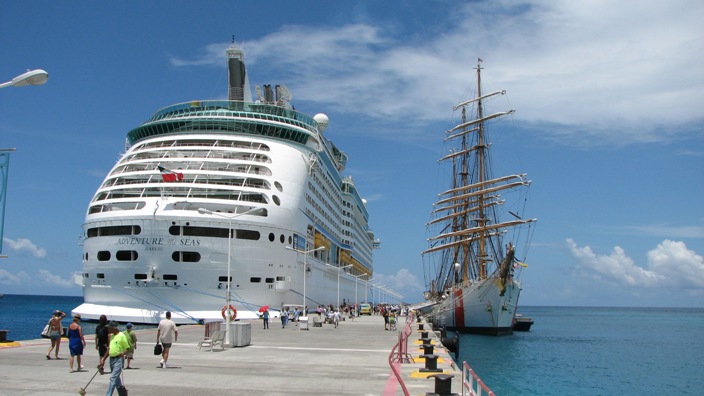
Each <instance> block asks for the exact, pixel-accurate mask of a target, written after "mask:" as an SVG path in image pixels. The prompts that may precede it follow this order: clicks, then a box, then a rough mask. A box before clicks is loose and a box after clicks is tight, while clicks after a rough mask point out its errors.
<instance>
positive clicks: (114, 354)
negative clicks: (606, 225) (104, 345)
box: [100, 322, 130, 396]
mask: <svg viewBox="0 0 704 396" xmlns="http://www.w3.org/2000/svg"><path fill="white" fill-rule="evenodd" d="M117 326H118V325H117V322H110V323H109V324H108V333H109V334H110V344H109V345H108V350H107V351H106V352H105V355H103V357H102V358H101V359H100V368H102V367H103V366H104V365H105V361H106V360H107V359H108V358H110V371H111V373H110V385H109V386H108V390H107V392H106V393H105V396H112V394H113V392H114V391H115V388H117V387H121V386H122V379H121V378H120V375H121V374H122V364H123V361H124V358H125V354H126V353H127V351H129V349H130V343H129V341H127V337H126V336H125V335H124V334H123V333H121V332H120V330H119V329H118V328H117Z"/></svg>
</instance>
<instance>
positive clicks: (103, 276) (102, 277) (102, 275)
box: [95, 272, 105, 279]
mask: <svg viewBox="0 0 704 396" xmlns="http://www.w3.org/2000/svg"><path fill="white" fill-rule="evenodd" d="M95 277H96V278H98V279H105V274H103V273H102V272H101V273H99V274H95Z"/></svg>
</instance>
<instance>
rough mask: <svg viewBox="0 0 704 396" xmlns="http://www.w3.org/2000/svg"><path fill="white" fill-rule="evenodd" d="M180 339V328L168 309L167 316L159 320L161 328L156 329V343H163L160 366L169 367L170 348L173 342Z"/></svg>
mask: <svg viewBox="0 0 704 396" xmlns="http://www.w3.org/2000/svg"><path fill="white" fill-rule="evenodd" d="M177 341H178V330H176V323H174V321H173V320H171V312H169V311H166V318H165V319H162V320H161V322H159V328H158V329H157V331H156V343H157V344H158V343H161V346H162V348H163V350H162V351H161V362H159V367H162V368H167V364H166V362H168V360H169V350H170V349H171V344H172V343H174V342H177Z"/></svg>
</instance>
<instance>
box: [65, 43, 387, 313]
mask: <svg viewBox="0 0 704 396" xmlns="http://www.w3.org/2000/svg"><path fill="white" fill-rule="evenodd" d="M227 54H228V67H229V76H230V84H229V97H228V100H221V101H218V100H211V101H191V102H187V103H181V104H176V105H173V106H169V107H166V108H164V109H161V110H159V111H157V112H156V113H155V114H154V115H153V116H152V117H151V118H149V119H148V120H147V121H145V122H144V123H143V124H142V125H140V126H139V127H137V128H135V129H133V130H132V131H130V132H129V133H128V134H127V139H126V152H125V154H124V155H122V157H121V158H120V159H119V161H118V162H117V164H115V166H114V167H113V168H112V169H111V171H110V172H109V174H108V175H107V177H106V178H105V180H104V181H103V183H102V184H101V186H100V187H99V189H98V191H97V192H96V194H95V196H94V197H93V199H92V200H91V202H90V204H89V207H88V210H87V214H86V220H85V224H84V225H83V235H84V238H83V241H82V245H83V271H82V272H81V274H80V275H79V279H78V281H79V283H80V284H81V285H82V286H83V291H84V299H85V302H84V304H82V305H81V306H79V307H77V308H76V309H74V311H73V312H74V313H80V314H81V315H82V317H83V318H87V319H97V318H98V317H99V316H100V315H102V314H105V315H108V316H109V317H110V318H112V319H114V320H119V321H131V322H135V323H158V321H159V320H160V319H161V318H162V317H163V314H164V312H165V311H171V312H172V313H173V318H174V320H175V321H177V322H180V323H192V322H194V321H202V320H214V319H221V318H222V312H223V310H224V308H225V307H223V304H224V301H225V291H226V290H227V286H228V284H227V282H228V281H229V282H231V283H230V284H229V286H230V290H231V304H232V305H233V307H234V308H235V309H236V310H237V318H245V319H246V318H256V317H257V313H258V310H259V308H261V307H262V306H265V305H266V306H269V307H270V309H273V310H277V309H279V308H280V307H283V306H284V305H293V304H298V305H302V303H303V295H304V294H305V300H306V305H307V306H308V307H309V308H310V307H315V306H317V305H327V304H330V303H332V304H335V303H336V299H337V293H338V284H339V290H340V294H339V295H340V296H342V299H344V300H345V301H350V300H351V299H353V298H357V297H356V296H359V298H360V299H361V298H362V297H363V293H358V290H356V288H357V287H358V285H359V284H361V282H358V280H360V279H362V280H364V279H367V280H368V279H370V278H371V274H372V272H373V270H374V267H373V263H372V250H373V249H374V248H375V247H378V245H379V241H378V240H376V238H375V236H374V233H373V232H372V230H371V229H370V227H369V212H368V211H367V208H366V202H365V201H364V200H363V199H362V198H361V197H360V195H359V193H358V192H357V188H356V186H355V184H354V182H353V180H352V178H351V177H349V176H343V175H342V172H343V171H344V169H345V165H346V162H347V156H346V154H345V153H344V152H343V151H341V150H340V149H338V148H337V147H336V146H335V145H334V144H333V143H332V142H331V141H330V140H329V139H328V138H327V137H326V136H325V135H324V134H323V132H324V131H325V128H326V127H327V126H328V118H327V117H326V116H325V115H324V114H318V115H316V116H315V117H310V116H308V115H306V114H303V113H301V112H299V111H296V110H294V109H293V107H292V106H291V104H290V98H291V95H290V93H289V92H288V90H287V89H286V88H285V87H284V86H282V85H277V86H274V87H272V86H270V85H265V86H263V87H262V88H259V89H256V92H257V95H256V98H255V99H254V100H253V98H252V93H251V90H250V87H249V81H248V77H247V71H246V68H245V65H244V53H243V52H242V50H241V49H240V48H239V47H238V46H236V45H235V44H233V45H232V46H231V47H230V48H229V49H228V51H227ZM229 230H231V231H229ZM321 247H324V249H323V248H321ZM316 248H320V250H315V249H316ZM313 250H315V251H313ZM305 251H309V252H310V253H308V254H301V252H305ZM304 263H307V266H308V268H306V269H304V268H303V265H304ZM338 272H339V273H338ZM228 273H229V274H230V276H229V279H228ZM304 274H305V276H306V279H305V282H307V283H308V290H307V291H305V292H304V283H305V282H304ZM338 279H339V281H338ZM338 282H339V283H338ZM360 290H362V292H363V291H364V287H361V288H360ZM341 301H342V300H341Z"/></svg>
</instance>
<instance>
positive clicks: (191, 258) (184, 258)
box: [83, 232, 293, 263]
mask: <svg viewBox="0 0 704 396" xmlns="http://www.w3.org/2000/svg"><path fill="white" fill-rule="evenodd" d="M275 240H276V235H275V234H274V233H273V232H271V233H269V241H270V242H274V241H275ZM279 241H280V242H281V243H286V236H285V235H284V234H281V235H280V236H279ZM292 243H293V238H292V237H291V236H289V237H288V244H289V245H290V244H292ZM96 258H97V259H98V261H110V259H111V258H112V254H111V253H110V251H109V250H101V251H99V252H98V254H97V256H96ZM138 258H139V253H138V252H136V251H134V250H118V251H117V252H116V253H115V259H116V260H117V261H137V259H138ZM171 259H172V260H173V261H175V262H187V263H197V262H199V261H200V259H201V256H200V253H198V252H185V251H176V252H173V253H172V254H171ZM83 260H84V261H88V252H84V253H83Z"/></svg>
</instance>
